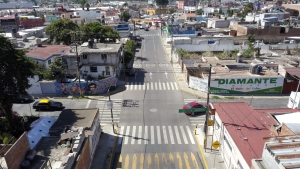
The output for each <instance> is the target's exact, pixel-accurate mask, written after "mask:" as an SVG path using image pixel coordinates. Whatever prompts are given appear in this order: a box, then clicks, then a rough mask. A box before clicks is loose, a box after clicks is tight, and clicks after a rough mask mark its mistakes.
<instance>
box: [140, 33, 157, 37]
mask: <svg viewBox="0 0 300 169" xmlns="http://www.w3.org/2000/svg"><path fill="white" fill-rule="evenodd" d="M140 36H144V37H145V36H160V34H159V33H157V34H142V35H140Z"/></svg>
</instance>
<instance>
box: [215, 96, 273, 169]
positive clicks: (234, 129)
mask: <svg viewBox="0 0 300 169" xmlns="http://www.w3.org/2000/svg"><path fill="white" fill-rule="evenodd" d="M213 106H214V107H215V109H216V113H217V114H218V115H219V116H220V118H221V120H222V122H223V123H224V124H226V125H225V127H226V129H227V131H228V133H229V134H230V136H231V138H232V139H233V140H234V143H235V144H236V146H237V147H238V149H239V150H240V152H241V154H242V155H243V157H244V159H245V161H246V162H247V164H248V166H249V167H250V166H251V159H257V158H261V157H262V151H263V148H264V140H263V138H264V137H270V136H272V133H271V131H270V130H269V126H271V125H274V124H276V122H275V121H271V120H270V119H269V118H267V117H266V116H261V114H262V113H257V112H256V111H255V110H254V109H253V108H252V107H251V106H250V105H249V104H248V103H245V102H223V103H213ZM238 128H239V129H238ZM245 137H246V138H247V140H245V139H244V138H245Z"/></svg>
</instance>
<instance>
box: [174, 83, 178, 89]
mask: <svg viewBox="0 0 300 169" xmlns="http://www.w3.org/2000/svg"><path fill="white" fill-rule="evenodd" d="M174 84H175V85H174V86H175V88H176V90H178V86H177V83H176V82H174Z"/></svg>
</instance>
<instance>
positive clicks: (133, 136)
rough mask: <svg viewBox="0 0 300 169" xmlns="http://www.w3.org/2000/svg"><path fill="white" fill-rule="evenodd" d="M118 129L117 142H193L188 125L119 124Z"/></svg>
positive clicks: (132, 143)
mask: <svg viewBox="0 0 300 169" xmlns="http://www.w3.org/2000/svg"><path fill="white" fill-rule="evenodd" d="M119 131H120V134H119V138H118V144H122V140H123V144H128V145H137V144H151V145H154V144H195V140H194V137H193V135H192V132H191V129H190V126H149V127H148V126H120V130H119ZM124 133H125V134H124ZM173 133H174V135H173ZM168 137H169V139H168ZM142 140H144V141H143V142H142Z"/></svg>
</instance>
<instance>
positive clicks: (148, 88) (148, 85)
mask: <svg viewBox="0 0 300 169" xmlns="http://www.w3.org/2000/svg"><path fill="white" fill-rule="evenodd" d="M146 84H147V90H151V89H150V84H149V82H148V83H146Z"/></svg>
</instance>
